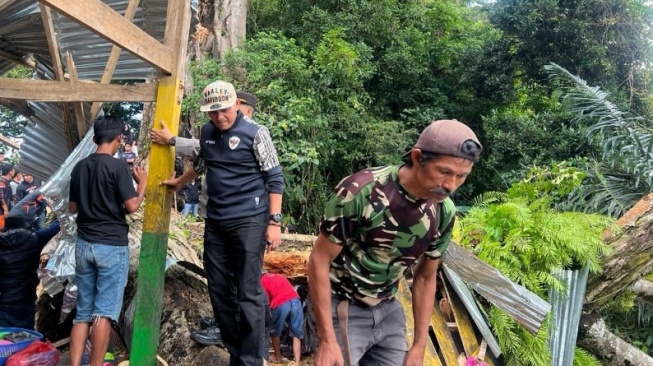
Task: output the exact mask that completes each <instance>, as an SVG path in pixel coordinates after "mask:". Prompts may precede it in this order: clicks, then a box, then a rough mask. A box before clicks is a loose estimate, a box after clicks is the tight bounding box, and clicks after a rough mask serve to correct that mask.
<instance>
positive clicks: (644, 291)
mask: <svg viewBox="0 0 653 366" xmlns="http://www.w3.org/2000/svg"><path fill="white" fill-rule="evenodd" d="M630 291H632V292H634V293H635V296H637V298H638V299H640V300H642V301H646V302H649V303H653V281H649V280H644V279H642V280H639V281H637V282H635V283H634V284H633V285H632V286H630Z"/></svg>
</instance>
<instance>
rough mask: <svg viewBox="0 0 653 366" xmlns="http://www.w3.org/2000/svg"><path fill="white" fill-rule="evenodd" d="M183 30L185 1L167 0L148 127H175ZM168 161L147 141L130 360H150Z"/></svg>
mask: <svg viewBox="0 0 653 366" xmlns="http://www.w3.org/2000/svg"><path fill="white" fill-rule="evenodd" d="M189 32H190V3H189V2H188V1H185V0H169V3H168V14H167V20H166V32H165V41H164V43H165V45H166V46H169V47H170V48H171V49H172V50H174V51H175V53H173V54H170V55H169V56H170V57H172V58H173V59H174V60H175V65H176V66H175V67H174V68H173V74H172V75H169V76H164V77H162V78H160V79H159V85H158V92H157V98H156V110H155V113H154V123H153V127H160V123H161V120H164V121H165V122H166V124H167V125H168V126H169V128H170V129H171V130H172V131H177V130H178V127H179V117H180V115H181V101H182V98H183V95H184V88H183V83H182V81H181V78H182V76H183V74H184V62H185V59H186V47H187V46H186V45H187V42H188V34H189ZM174 162H175V153H174V148H172V147H170V146H159V145H155V144H153V145H152V149H151V150H150V156H149V171H148V174H149V176H148V184H147V191H146V200H145V215H144V218H143V234H142V237H141V253H140V262H139V265H138V278H137V282H136V283H137V289H136V313H135V317H134V333H133V337H132V347H131V354H130V362H129V363H130V364H131V365H136V366H154V365H155V364H156V354H157V349H158V345H159V335H160V330H161V307H162V304H163V285H164V277H165V260H166V252H167V246H168V228H169V225H170V205H171V198H172V194H171V193H170V192H169V191H168V190H167V189H166V188H165V187H163V186H161V185H159V184H160V183H161V181H163V180H165V179H167V178H169V177H170V176H171V175H172V171H173V169H174Z"/></svg>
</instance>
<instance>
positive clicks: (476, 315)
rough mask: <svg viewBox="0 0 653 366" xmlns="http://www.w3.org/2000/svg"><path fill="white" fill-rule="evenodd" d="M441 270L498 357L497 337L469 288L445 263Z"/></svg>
mask: <svg viewBox="0 0 653 366" xmlns="http://www.w3.org/2000/svg"><path fill="white" fill-rule="evenodd" d="M442 270H443V271H444V274H445V275H446V276H447V279H448V280H449V282H450V283H451V287H453V289H454V291H455V292H456V294H457V295H458V297H459V298H460V300H461V301H462V302H463V304H464V305H465V309H467V311H468V312H469V315H470V316H471V318H472V320H473V321H474V324H476V327H477V328H478V330H479V332H480V333H481V335H482V336H483V339H485V342H486V343H487V345H488V347H490V350H491V351H492V354H493V355H494V356H495V357H499V356H500V355H501V347H500V346H499V341H497V339H496V338H495V337H494V334H492V330H490V327H489V326H488V325H487V322H486V319H485V316H484V315H483V314H482V313H481V310H480V309H479V308H478V306H477V305H476V301H475V300H474V295H473V294H472V292H471V291H470V290H469V288H468V287H467V285H466V284H465V282H464V281H463V279H462V278H460V276H459V275H458V274H457V273H456V272H454V270H453V269H451V268H450V267H449V266H448V265H447V264H446V263H444V264H443V265H442Z"/></svg>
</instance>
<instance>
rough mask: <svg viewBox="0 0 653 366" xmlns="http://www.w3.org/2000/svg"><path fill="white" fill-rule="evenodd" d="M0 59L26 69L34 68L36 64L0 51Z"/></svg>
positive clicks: (27, 59)
mask: <svg viewBox="0 0 653 366" xmlns="http://www.w3.org/2000/svg"><path fill="white" fill-rule="evenodd" d="M0 58H2V59H5V60H7V61H11V62H13V63H15V64H18V65H23V66H27V67H31V68H34V67H36V62H34V60H31V59H29V58H22V57H19V56H16V55H12V54H11V53H9V52H6V51H3V50H0Z"/></svg>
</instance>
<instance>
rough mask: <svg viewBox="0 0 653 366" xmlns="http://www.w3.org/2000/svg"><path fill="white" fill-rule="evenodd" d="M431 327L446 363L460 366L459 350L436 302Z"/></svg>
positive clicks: (451, 365) (449, 365)
mask: <svg viewBox="0 0 653 366" xmlns="http://www.w3.org/2000/svg"><path fill="white" fill-rule="evenodd" d="M431 328H432V329H433V333H435V339H436V340H437V341H438V349H439V350H440V354H441V355H442V358H444V363H445V365H446V366H458V352H457V351H458V350H457V347H456V344H455V343H454V341H453V337H452V336H451V332H450V331H449V327H448V326H447V321H446V320H445V319H444V315H443V314H442V311H441V310H440V307H439V306H438V304H435V306H434V307H433V311H432V312H431Z"/></svg>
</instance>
